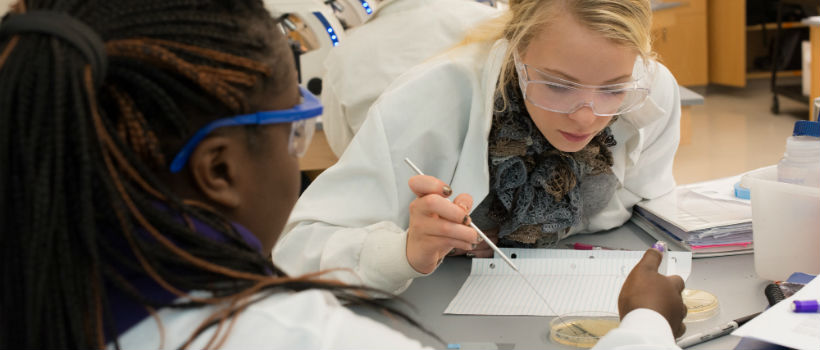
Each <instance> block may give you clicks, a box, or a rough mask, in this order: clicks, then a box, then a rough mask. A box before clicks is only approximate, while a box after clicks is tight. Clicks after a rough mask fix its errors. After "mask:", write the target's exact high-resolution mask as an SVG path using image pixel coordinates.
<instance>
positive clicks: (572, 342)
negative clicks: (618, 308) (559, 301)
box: [550, 311, 621, 348]
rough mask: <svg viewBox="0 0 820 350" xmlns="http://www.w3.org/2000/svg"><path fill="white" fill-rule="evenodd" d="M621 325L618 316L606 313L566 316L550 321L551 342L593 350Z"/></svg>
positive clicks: (594, 312)
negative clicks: (591, 349) (599, 341)
mask: <svg viewBox="0 0 820 350" xmlns="http://www.w3.org/2000/svg"><path fill="white" fill-rule="evenodd" d="M620 323H621V320H620V317H618V315H617V314H614V313H611V312H605V311H584V312H575V313H570V314H565V315H561V316H558V317H555V318H553V319H552V321H550V340H551V341H552V342H554V343H557V344H562V345H568V346H573V347H578V348H591V347H593V346H595V344H596V343H598V340H600V339H601V338H603V337H604V335H606V334H607V333H609V331H611V330H613V329H615V328H618V325H620Z"/></svg>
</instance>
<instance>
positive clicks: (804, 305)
mask: <svg viewBox="0 0 820 350" xmlns="http://www.w3.org/2000/svg"><path fill="white" fill-rule="evenodd" d="M819 310H820V307H818V302H817V300H795V301H793V302H792V311H794V312H818V311H819Z"/></svg>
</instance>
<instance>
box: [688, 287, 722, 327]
mask: <svg viewBox="0 0 820 350" xmlns="http://www.w3.org/2000/svg"><path fill="white" fill-rule="evenodd" d="M681 296H682V297H683V303H684V304H685V305H686V310H687V311H686V318H684V319H683V322H697V321H703V320H708V319H710V318H712V317H714V316H715V315H717V314H718V312H719V311H720V304H719V303H718V299H717V297H716V296H714V295H713V294H712V293H709V292H706V291H702V290H697V289H684V290H683V292H682V293H681Z"/></svg>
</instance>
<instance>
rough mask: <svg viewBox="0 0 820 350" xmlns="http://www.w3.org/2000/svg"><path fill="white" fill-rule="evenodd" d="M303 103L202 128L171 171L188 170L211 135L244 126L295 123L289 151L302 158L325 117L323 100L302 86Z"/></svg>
mask: <svg viewBox="0 0 820 350" xmlns="http://www.w3.org/2000/svg"><path fill="white" fill-rule="evenodd" d="M299 91H300V92H301V94H302V102H301V103H299V104H298V105H296V106H294V107H293V108H290V109H284V110H278V111H263V112H256V113H251V114H243V115H238V116H235V117H230V118H224V119H218V120H215V121H213V122H211V123H209V124H208V125H205V126H204V127H202V128H201V129H199V130H198V131H197V132H196V133H195V134H194V136H192V137H191V138H190V139H189V140H188V142H187V143H185V146H183V147H182V149H181V150H180V151H179V153H177V155H176V156H175V157H174V160H173V161H172V162H171V172H172V173H177V172H179V171H180V170H182V168H184V167H185V163H187V162H188V158H190V157H191V153H193V152H194V149H195V148H196V146H197V145H198V144H199V143H200V142H202V140H203V139H205V137H206V136H208V134H210V133H211V132H213V131H214V130H216V129H218V128H224V127H228V126H240V125H265V124H279V123H291V130H290V138H289V139H288V151H289V152H290V154H291V155H293V156H295V157H301V156H303V155H304V154H305V152H306V151H307V148H308V146H309V145H310V140H311V139H312V138H313V131H314V130H315V128H316V117H318V116H319V115H321V114H322V104H321V103H320V102H319V99H318V98H316V96H314V95H313V94H311V93H310V91H308V90H307V89H305V88H303V87H301V86H300V87H299Z"/></svg>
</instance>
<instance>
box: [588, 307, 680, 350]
mask: <svg viewBox="0 0 820 350" xmlns="http://www.w3.org/2000/svg"><path fill="white" fill-rule="evenodd" d="M593 349H612V350H638V349H641V350H650V349H651V350H666V349H668V350H673V349H674V350H680V347H678V346H677V345H676V344H675V338H674V337H673V336H672V329H671V328H670V327H669V322H667V321H666V319H665V318H663V316H661V314H659V313H657V312H655V311H653V310H650V309H636V310H632V312H630V313H628V314H627V315H626V316H625V317H624V318H623V320H621V325H620V326H618V328H616V329H613V330H612V331H610V332H609V333H607V334H606V335H605V336H604V337H603V338H601V340H600V341H598V343H597V344H595V347H594V348H593Z"/></svg>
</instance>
